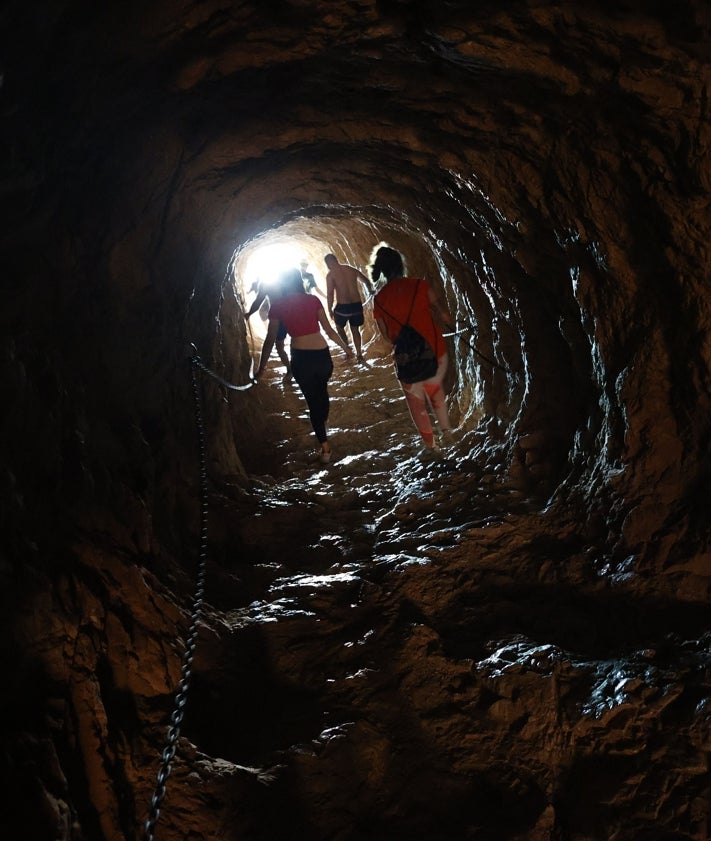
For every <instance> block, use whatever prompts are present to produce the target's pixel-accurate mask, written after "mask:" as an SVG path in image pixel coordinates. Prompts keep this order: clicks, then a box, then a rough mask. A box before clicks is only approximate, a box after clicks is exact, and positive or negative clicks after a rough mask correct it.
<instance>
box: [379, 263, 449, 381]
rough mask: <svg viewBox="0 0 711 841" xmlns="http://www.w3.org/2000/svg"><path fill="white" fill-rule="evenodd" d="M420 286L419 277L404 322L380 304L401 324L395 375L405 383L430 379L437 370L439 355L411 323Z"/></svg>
mask: <svg viewBox="0 0 711 841" xmlns="http://www.w3.org/2000/svg"><path fill="white" fill-rule="evenodd" d="M419 286H420V281H419V279H418V281H417V285H416V286H415V293H414V295H413V296H412V301H411V303H410V311H409V312H408V314H407V318H406V319H405V323H404V324H403V323H402V321H400V320H399V319H397V318H395V316H394V315H392V314H391V313H389V312H388V311H387V310H386V309H385V307H383V306H382V305H381V306H380V309H381V310H382V311H383V312H384V313H385V314H386V315H389V316H390V318H392V319H393V321H397V323H398V324H399V325H400V332H399V333H398V335H397V339H395V344H394V346H393V359H394V360H395V376H396V377H397V378H398V379H399V380H400V381H401V382H403V383H419V382H422V381H423V380H429V378H430V377H434V375H435V373H436V372H437V355H436V354H435V352H434V350H433V349H432V346H431V345H430V343H429V342H428V341H427V339H425V337H424V336H423V335H422V333H419V332H418V331H417V330H415V328H414V327H413V326H412V325H411V324H410V316H411V315H412V308H413V307H414V306H415V298H416V297H417V290H418V288H419Z"/></svg>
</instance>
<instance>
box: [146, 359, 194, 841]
mask: <svg viewBox="0 0 711 841" xmlns="http://www.w3.org/2000/svg"><path fill="white" fill-rule="evenodd" d="M190 361H191V368H190V373H191V376H192V386H193V400H194V404H195V423H196V426H197V434H198V450H199V459H200V498H201V507H200V555H199V562H198V571H197V579H196V582H195V595H194V599H193V609H192V616H191V619H190V628H189V631H188V636H187V639H186V641H185V651H184V652H183V665H182V677H181V680H180V683H179V685H178V690H177V692H176V693H175V703H174V707H173V713H172V715H171V716H170V727H169V728H168V734H167V741H166V746H165V748H164V749H163V753H162V754H161V758H162V763H161V767H160V771H159V772H158V777H157V782H156V788H155V791H154V793H153V798H152V800H151V807H150V811H149V814H148V819H147V820H146V822H145V825H144V827H145V834H144V838H145V841H153V837H154V835H153V834H154V831H155V827H156V824H157V823H158V818H159V817H160V808H161V804H162V802H163V799H164V798H165V795H166V783H167V781H168V777H169V776H170V772H171V770H172V764H173V760H174V758H175V752H176V749H177V742H178V738H179V737H180V726H181V724H182V723H183V716H184V714H185V704H186V703H187V700H188V689H189V687H190V679H191V676H192V675H191V670H192V664H193V657H194V655H195V648H196V645H197V637H198V623H199V621H200V619H201V618H202V606H203V597H204V594H205V572H206V568H207V514H208V506H207V459H206V455H205V427H204V424H203V419H202V402H201V399H200V385H199V382H198V377H197V371H196V369H197V368H198V367H200V368H202V369H204V366H203V365H202V363H201V362H200V361H199V358H198V356H197V354H196V355H195V356H194V357H193V358H192V359H191V360H190ZM204 370H207V369H204ZM208 373H210V372H209V371H208Z"/></svg>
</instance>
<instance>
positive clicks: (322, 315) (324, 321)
mask: <svg viewBox="0 0 711 841" xmlns="http://www.w3.org/2000/svg"><path fill="white" fill-rule="evenodd" d="M318 321H319V324H320V325H321V327H323V329H324V332H325V333H326V335H327V336H328V337H329V339H331V340H332V341H334V342H335V343H336V344H337V345H338V346H339V347H340V348H342V349H343V350H344V351H345V353H346V358H347V359H353V351H352V350H351V349H350V348H349V347H348V345H347V344H346V343H345V342H344V341H343V339H342V338H341V337H340V336H339V335H338V333H336V331H335V330H334V329H333V327H332V326H331V322H330V321H329V320H328V318H327V317H326V311H325V310H323V309H319V311H318Z"/></svg>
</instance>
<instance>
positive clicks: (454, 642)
mask: <svg viewBox="0 0 711 841" xmlns="http://www.w3.org/2000/svg"><path fill="white" fill-rule="evenodd" d="M335 356H336V354H334V357H335ZM272 365H273V366H274V367H273V368H272V369H270V373H269V377H268V378H267V380H266V381H265V382H262V383H260V384H259V385H258V386H257V387H256V388H257V389H270V390H272V391H273V392H276V393H277V394H278V395H279V399H277V400H275V401H273V403H272V405H273V406H274V416H273V417H272V418H270V419H268V428H269V430H270V432H271V433H272V434H273V440H272V447H271V452H272V454H273V460H272V461H271V462H269V461H268V460H266V459H262V460H261V462H260V463H261V465H262V466H263V467H264V468H268V470H266V469H265V470H264V471H255V470H250V473H251V482H250V492H249V494H247V495H246V496H245V497H243V498H242V499H241V501H240V502H239V504H238V505H236V506H235V508H236V509H237V510H233V511H232V512H231V514H230V515H228V516H227V521H228V525H227V526H225V525H224V524H223V525H222V526H221V528H229V529H230V530H231V532H232V539H233V540H236V541H237V542H238V543H239V546H240V549H239V552H238V557H236V558H234V559H233V561H232V562H231V563H229V562H228V563H227V564H226V566H227V567H229V568H230V569H229V572H230V574H231V575H233V576H235V577H236V579H237V580H238V582H239V583H238V589H239V593H240V599H239V603H238V604H231V605H230V604H227V603H226V602H227V601H228V600H227V599H221V598H220V595H219V593H217V592H214V598H213V599H212V601H213V603H214V604H213V606H212V608H211V611H210V622H211V623H212V626H213V631H212V633H213V640H214V638H215V637H218V638H219V643H215V642H214V641H213V643H212V644H211V646H210V652H209V654H207V653H206V652H205V651H204V650H203V651H201V650H200V649H199V650H198V656H197V658H196V663H195V674H194V678H193V687H192V690H191V691H192V695H191V700H190V707H189V712H188V715H187V716H186V723H185V730H184V733H185V736H186V738H187V740H188V742H189V743H190V745H191V747H190V748H186V750H187V751H188V753H190V750H192V751H193V754H192V755H191V756H192V759H191V762H189V763H188V764H189V766H190V768H191V773H192V774H193V777H194V778H195V779H199V780H200V781H201V783H200V785H201V788H200V787H199V792H201V793H198V794H196V795H195V797H197V798H198V800H200V802H201V804H202V805H203V806H204V805H205V803H208V802H209V803H213V805H214V806H215V809H214V811H215V814H218V815H219V816H220V817H219V819H217V823H216V824H215V826H214V827H210V828H209V829H207V830H206V829H205V827H204V826H203V828H202V830H201V831H202V832H203V835H200V836H196V837H204V838H215V839H217V838H220V839H252V840H253V841H262V839H314V841H318V840H319V839H331V840H332V841H360V839H375V840H376V841H381V840H382V841H385V839H388V841H392V839H408V840H409V841H410V840H411V839H428V841H434V839H442V841H444V839H447V840H448V841H457V839H491V841H496V840H497V839H531V841H536V839H608V838H609V839H612V838H614V839H617V841H622V839H635V841H637V839H641V838H648V839H650V841H651V839H662V838H669V839H671V838H675V839H702V838H708V837H709V830H710V829H711V826H710V824H709V819H710V818H709V794H710V791H711V789H710V785H709V775H708V757H709V749H710V748H711V735H710V726H709V725H710V722H711V688H710V687H711V680H710V678H709V667H710V664H711V655H710V654H709V648H710V640H711V638H710V636H709V633H708V624H705V623H706V622H707V619H708V612H707V611H706V610H705V609H703V608H701V607H699V608H698V609H694V608H689V606H688V605H682V606H680V605H677V604H675V603H669V602H668V601H667V602H664V601H662V600H659V599H651V598H649V597H648V596H643V595H641V594H639V593H636V592H635V590H634V589H633V588H630V587H619V588H616V587H614V586H610V582H609V581H607V580H605V578H604V576H603V575H601V574H600V569H602V568H603V567H604V563H603V561H604V558H601V557H600V550H598V549H597V548H596V546H595V545H594V544H593V543H591V542H590V539H589V536H588V535H587V532H586V528H585V523H584V514H581V513H580V512H578V513H577V514H573V513H571V512H570V511H569V510H566V509H564V508H561V507H560V506H556V505H550V504H547V500H546V499H537V498H535V497H533V496H527V495H526V494H525V493H522V492H521V491H520V490H519V489H516V488H515V487H513V486H512V484H511V483H510V482H509V481H508V479H507V475H506V470H505V465H504V464H502V463H498V462H497V456H496V452H495V451H494V450H493V449H492V448H489V447H487V442H486V440H485V437H484V436H483V434H482V433H481V432H478V431H477V430H476V429H475V428H470V429H467V428H466V424H465V425H464V428H462V429H460V431H459V435H458V439H457V441H456V443H455V444H454V445H453V446H452V447H451V449H450V450H449V451H447V452H446V453H445V454H444V456H443V458H441V459H439V460H436V461H422V460H420V458H419V457H418V452H419V450H420V445H419V441H418V437H417V435H416V433H415V431H414V427H413V426H412V423H411V421H410V418H409V415H408V413H407V408H406V404H405V401H404V398H403V397H402V393H401V391H400V387H399V385H398V383H397V382H396V380H395V378H394V375H393V372H392V367H391V364H390V361H389V359H378V358H375V359H370V360H369V361H368V363H367V364H366V365H365V366H356V365H348V364H345V363H343V362H340V361H337V364H336V370H335V372H334V376H333V378H332V381H331V389H330V390H331V397H332V404H331V418H330V427H329V429H330V436H331V444H332V448H333V460H332V462H331V463H330V464H328V465H321V464H320V463H319V462H318V460H317V457H316V449H315V438H314V436H313V433H312V432H311V428H310V425H309V423H308V418H307V415H306V406H305V403H304V401H303V399H302V398H301V395H300V393H299V392H298V389H297V387H296V386H295V385H293V384H290V383H284V382H282V380H281V372H282V370H283V369H280V368H279V367H278V366H276V365H275V363H272ZM272 396H273V395H272ZM222 516H224V512H223V515H222ZM184 752H185V751H184ZM186 773H187V772H186ZM178 778H180V773H179V774H178ZM185 779H187V778H185ZM177 784H178V785H180V782H179V781H178V782H177ZM201 798H202V799H201ZM196 811H198V812H199V811H200V808H198V807H196ZM655 833H656V834H655Z"/></svg>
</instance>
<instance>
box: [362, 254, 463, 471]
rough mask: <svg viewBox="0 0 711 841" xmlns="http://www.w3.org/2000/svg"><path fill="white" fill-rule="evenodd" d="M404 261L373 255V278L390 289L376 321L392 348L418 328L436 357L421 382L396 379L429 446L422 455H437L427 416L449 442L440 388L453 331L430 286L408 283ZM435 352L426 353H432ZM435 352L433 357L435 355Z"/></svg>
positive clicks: (378, 300)
mask: <svg viewBox="0 0 711 841" xmlns="http://www.w3.org/2000/svg"><path fill="white" fill-rule="evenodd" d="M404 274H405V268H404V264H403V260H402V256H401V255H400V253H399V252H398V251H395V249H393V248H390V247H388V246H386V245H384V244H381V245H379V246H376V248H375V249H374V250H373V260H372V263H371V278H372V281H373V283H377V282H378V281H379V279H380V277H381V276H384V277H385V279H386V283H385V285H384V286H383V288H382V289H381V290H380V292H378V294H377V295H376V296H375V301H374V304H373V315H374V317H375V320H376V323H377V325H378V328H379V330H380V332H381V333H382V335H383V336H384V337H385V338H386V339H387V340H388V341H389V342H390V343H391V344H392V345H393V346H395V343H396V342H397V340H398V336H399V334H400V331H401V330H402V329H403V326H404V325H405V324H407V325H410V326H411V327H412V328H414V330H415V331H417V333H419V334H420V336H421V337H422V338H424V340H425V341H426V343H427V345H426V346H425V348H424V349H425V352H426V355H427V353H428V354H429V355H430V356H431V357H432V366H431V367H432V368H433V369H434V371H433V373H432V374H431V375H430V376H428V377H427V378H424V379H422V380H419V381H417V382H405V381H404V380H403V379H402V378H401V377H400V375H399V373H398V368H397V366H396V374H397V375H398V379H400V384H401V386H402V390H403V392H404V394H405V399H406V400H407V405H408V408H409V409H410V414H411V416H412V420H413V421H414V424H415V426H416V427H417V429H418V431H419V433H420V435H421V436H422V440H423V441H424V444H425V450H424V451H423V455H425V456H428V455H435V454H437V453H438V452H439V446H438V445H437V444H436V443H435V440H434V430H433V428H432V422H431V420H430V415H429V412H428V406H429V407H430V408H431V409H432V411H433V412H434V414H435V416H436V417H437V420H438V422H439V427H440V433H441V436H442V439H443V440H444V441H446V440H447V439H451V435H452V425H451V423H450V420H449V413H448V411H447V401H446V397H445V394H444V388H443V386H442V383H443V380H444V375H445V372H446V370H447V361H448V359H447V346H446V344H445V341H444V338H443V336H442V329H443V327H445V326H446V327H449V326H451V317H450V315H449V312H448V311H447V309H446V307H445V306H444V305H443V304H442V302H441V301H440V300H439V298H438V296H437V295H436V293H435V291H434V289H433V288H432V286H431V285H430V284H429V283H428V282H427V281H426V280H425V279H424V278H412V277H404ZM427 346H429V348H431V350H428V347H427ZM432 351H433V352H434V353H432Z"/></svg>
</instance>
